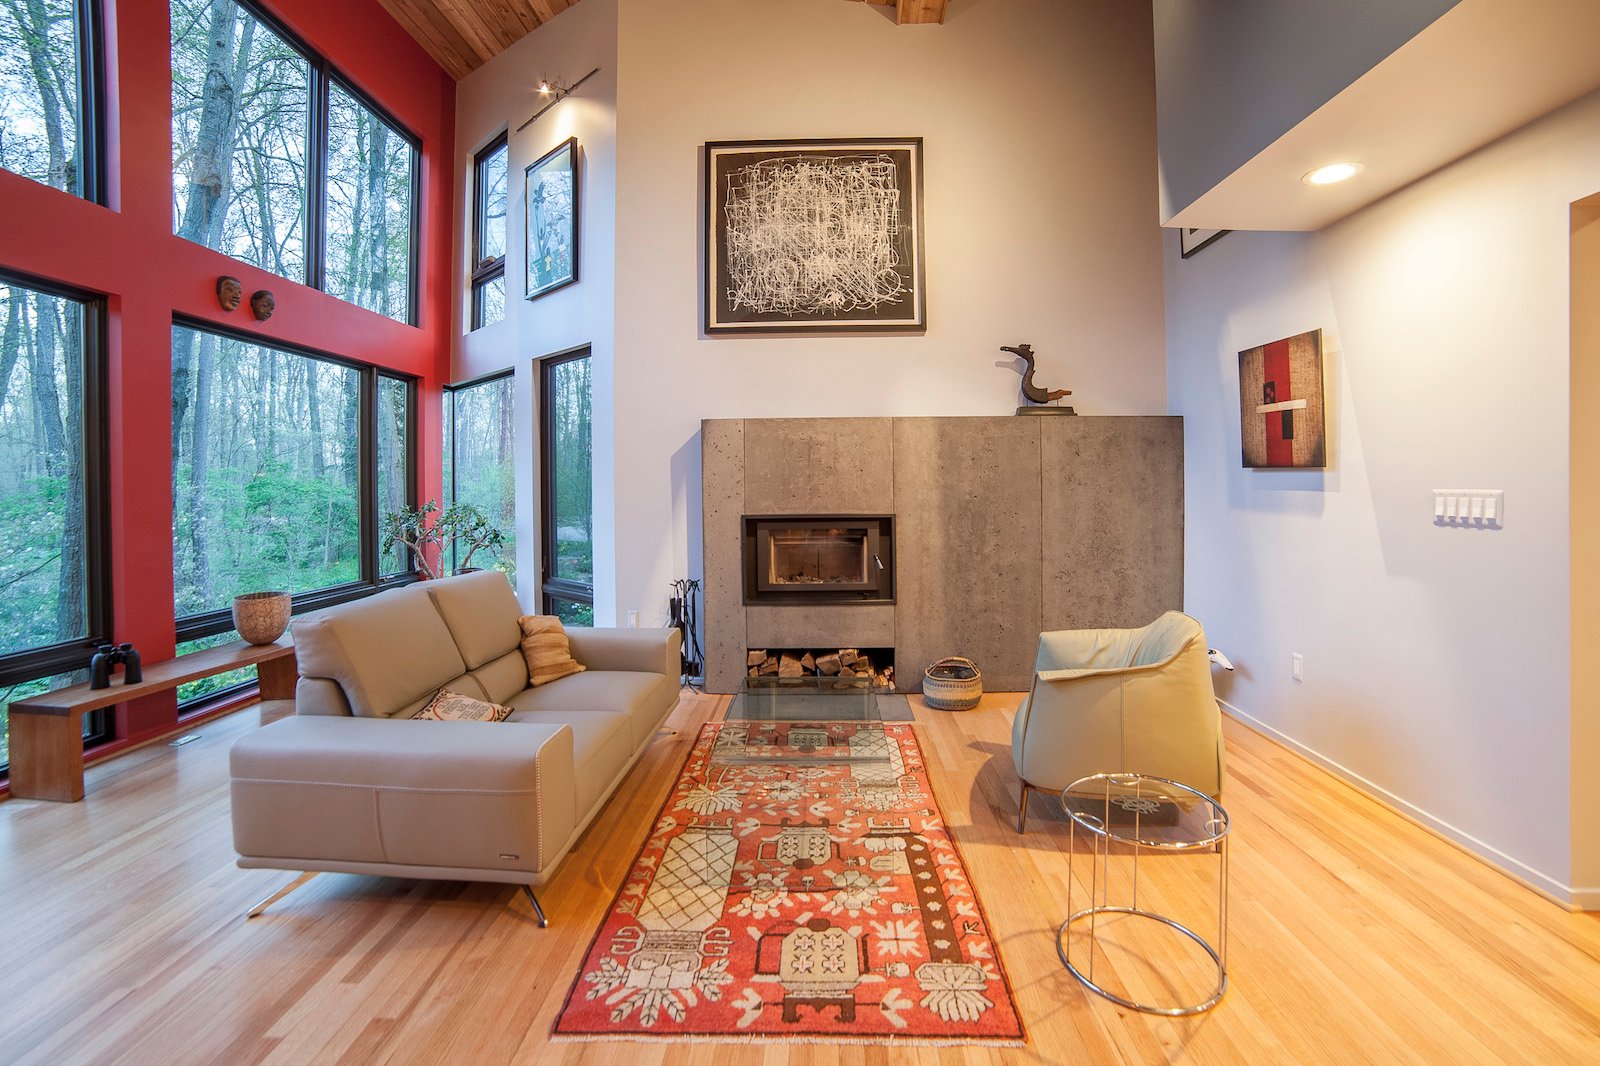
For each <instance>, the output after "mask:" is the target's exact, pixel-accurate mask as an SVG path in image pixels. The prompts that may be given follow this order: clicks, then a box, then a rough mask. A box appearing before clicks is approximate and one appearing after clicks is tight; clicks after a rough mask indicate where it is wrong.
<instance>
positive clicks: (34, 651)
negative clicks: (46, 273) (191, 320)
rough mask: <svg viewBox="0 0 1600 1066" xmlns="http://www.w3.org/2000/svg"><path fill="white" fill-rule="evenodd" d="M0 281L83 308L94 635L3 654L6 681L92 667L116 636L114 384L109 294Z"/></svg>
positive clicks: (16, 279) (5, 277)
mask: <svg viewBox="0 0 1600 1066" xmlns="http://www.w3.org/2000/svg"><path fill="white" fill-rule="evenodd" d="M0 284H6V285H16V286H21V287H23V288H28V289H34V290H36V291H38V292H43V293H46V294H48V295H50V296H55V297H59V298H61V299H66V300H72V301H74V302H76V303H79V304H81V305H82V306H83V349H84V350H83V467H84V469H83V486H84V500H83V526H84V529H83V556H84V564H85V569H86V571H87V573H86V574H85V577H86V579H87V583H88V587H87V588H86V589H85V615H86V616H87V617H86V623H87V624H86V627H85V628H87V629H88V631H89V632H88V634H87V635H86V636H84V637H83V638H81V639H77V640H67V641H61V642H59V643H56V644H50V645H45V646H44V647H39V648H29V649H27V650H25V651H19V652H12V653H11V654H9V655H0V685H13V684H19V683H22V682H26V681H37V680H39V679H40V678H42V677H51V676H53V675H55V674H63V673H68V672H70V671H73V670H86V669H88V667H89V660H90V659H91V658H92V657H93V656H94V652H95V649H96V648H97V647H98V646H99V645H101V644H105V643H107V642H109V641H110V640H111V633H112V623H113V615H112V609H111V608H112V603H111V558H110V548H111V525H110V514H111V484H110V479H109V478H108V477H107V471H108V470H109V469H110V467H109V463H110V451H109V446H110V444H109V435H108V434H107V432H106V428H107V414H108V408H107V402H106V400H107V396H108V392H107V389H108V387H109V377H108V375H109V368H108V367H109V360H108V359H107V358H106V353H107V351H108V348H107V345H108V342H109V333H108V329H107V314H106V298H105V296H104V295H103V294H100V293H95V292H90V291H89V290H86V289H80V288H77V287H76V286H72V285H63V284H61V283H60V282H56V281H49V280H47V279H45V278H39V277H34V276H32V275H30V274H25V273H22V272H20V271H15V270H9V269H0Z"/></svg>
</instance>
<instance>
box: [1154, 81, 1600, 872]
mask: <svg viewBox="0 0 1600 1066" xmlns="http://www.w3.org/2000/svg"><path fill="white" fill-rule="evenodd" d="M1597 189H1600V96H1590V97H1587V98H1585V99H1583V100H1581V101H1579V102H1577V103H1575V104H1573V105H1571V106H1569V107H1567V108H1565V109H1563V110H1561V111H1559V112H1556V113H1555V114H1554V115H1552V116H1550V117H1547V118H1546V119H1543V120H1541V121H1539V122H1537V123H1535V124H1533V125H1532V126H1530V127H1528V128H1526V129H1524V130H1521V131H1519V132H1517V133H1515V134H1512V135H1511V136H1509V137H1507V138H1505V139H1504V140H1502V141H1500V142H1498V143H1496V144H1494V145H1491V146H1489V147H1488V148H1485V149H1483V150H1482V151H1479V152H1477V153H1475V154H1473V155H1471V156H1469V157H1467V158H1466V159H1464V160H1462V161H1460V162H1458V163H1456V164H1454V165H1452V166H1450V167H1448V168H1446V169H1444V170H1442V171H1440V172H1438V173H1436V174H1435V175H1433V176H1431V177H1429V178H1427V179H1426V180H1424V181H1421V182H1418V183H1417V184H1415V185H1413V186H1411V187H1409V188H1407V189H1405V190H1402V191H1401V192H1399V193H1396V194H1395V195H1393V196H1391V197H1389V198H1388V199H1386V200H1383V201H1380V202H1379V203H1377V204H1375V205H1374V206H1372V207H1370V208H1367V209H1366V210H1364V211H1362V212H1360V213H1358V214H1356V215H1353V216H1351V217H1350V218H1348V219H1346V220H1345V221H1344V222H1341V223H1340V224H1338V225H1337V226H1334V227H1331V228H1330V229H1328V230H1326V231H1324V232H1323V233H1321V234H1318V235H1301V234H1276V235H1274V234H1255V233H1234V234H1231V235H1229V236H1227V237H1224V238H1223V239H1222V240H1220V241H1218V242H1217V243H1216V244H1214V245H1212V246H1211V248H1209V249H1207V250H1206V251H1205V252H1203V253H1201V254H1200V255H1198V256H1196V257H1195V258H1193V259H1190V260H1187V261H1182V262H1180V261H1179V260H1177V259H1176V257H1175V256H1169V257H1168V259H1167V261H1166V262H1167V268H1166V269H1167V284H1166V302H1167V337H1168V383H1169V389H1170V404H1171V410H1172V412H1173V413H1175V414H1181V415H1183V416H1184V418H1185V429H1186V438H1185V439H1186V445H1187V486H1186V505H1187V515H1186V517H1187V540H1186V548H1187V587H1186V601H1187V604H1188V609H1189V610H1190V612H1191V613H1193V614H1195V615H1196V616H1198V617H1199V618H1200V619H1201V620H1202V621H1203V622H1204V623H1205V624H1206V627H1207V632H1208V634H1209V636H1210V638H1211V641H1212V643H1213V644H1215V645H1216V646H1218V647H1220V648H1222V649H1224V650H1225V651H1227V652H1228V653H1229V654H1230V655H1231V656H1232V657H1233V659H1234V661H1235V662H1236V663H1237V664H1238V666H1239V671H1238V674H1237V675H1236V676H1235V677H1234V678H1233V679H1232V680H1231V683H1229V684H1226V685H1225V687H1223V688H1222V689H1221V694H1222V695H1223V696H1224V698H1225V699H1226V700H1227V701H1228V702H1229V703H1230V704H1231V705H1232V706H1233V707H1234V708H1235V709H1236V711H1237V713H1239V714H1241V715H1243V716H1245V717H1248V718H1251V719H1254V720H1255V721H1257V722H1259V723H1260V724H1261V725H1263V726H1265V727H1266V728H1267V729H1269V730H1270V731H1274V732H1277V733H1279V734H1280V735H1282V736H1283V737H1284V738H1286V739H1287V740H1289V741H1290V742H1291V743H1292V744H1294V745H1297V746H1300V747H1302V748H1303V749H1305V750H1307V751H1309V752H1310V753H1312V754H1313V755H1314V756H1316V757H1319V758H1321V759H1323V760H1326V761H1328V762H1330V763H1332V764H1336V765H1337V766H1339V767H1342V768H1343V769H1344V771H1345V772H1347V773H1349V774H1351V775H1354V776H1356V777H1358V778H1360V779H1362V780H1363V781H1364V782H1365V783H1366V785H1367V787H1370V788H1373V789H1376V790H1378V791H1379V792H1382V793H1387V794H1388V795H1389V796H1390V798H1391V799H1392V801H1393V802H1395V803H1397V804H1398V805H1400V806H1402V807H1405V808H1408V809H1410V810H1411V811H1412V813H1414V814H1416V815H1417V816H1418V817H1420V818H1422V819H1423V820H1425V821H1427V822H1429V823H1431V824H1433V825H1434V826H1435V827H1437V828H1439V829H1440V830H1442V831H1444V832H1446V833H1448V834H1450V835H1452V836H1454V837H1456V838H1457V839H1458V840H1460V841H1462V842H1463V843H1465V844H1467V846H1469V847H1471V848H1473V849H1474V850H1477V851H1479V852H1480V853H1481V854H1484V855H1485V856H1487V857H1489V858H1490V859H1491V860H1492V861H1495V862H1497V863H1498V864H1500V865H1501V866H1503V867H1504V868H1506V869H1508V870H1510V871H1511V872H1513V873H1514V874H1516V875H1517V876H1520V877H1522V878H1524V879H1526V880H1527V881H1529V882H1530V883H1532V884H1534V885H1536V886H1538V887H1539V888H1541V889H1543V890H1545V891H1547V892H1550V893H1552V894H1554V895H1556V896H1558V897H1562V898H1570V896H1571V892H1570V885H1571V882H1570V880H1569V878H1570V875H1571V861H1570V860H1571V847H1570V843H1571V842H1570V839H1569V820H1568V795H1569V765H1568V744H1569V707H1568V683H1569V679H1568V662H1569V651H1568V644H1567V633H1568V628H1567V627H1568V612H1567V604H1568V569H1569V565H1568V545H1569V532H1568V524H1567V523H1568V502H1567V499H1568V498H1567V478H1568V469H1569V465H1568V410H1567V397H1568V302H1567V301H1568V269H1569V263H1568V229H1569V217H1568V216H1569V204H1570V203H1571V202H1572V201H1575V200H1577V199H1580V198H1582V197H1584V196H1586V195H1588V194H1591V193H1594V192H1595V191H1596V190H1597ZM1317 327H1321V328H1322V329H1324V330H1325V331H1326V334H1325V340H1326V347H1327V356H1326V367H1325V376H1326V381H1327V395H1328V415H1329V428H1330V434H1331V439H1330V458H1329V468H1328V469H1327V471H1326V472H1320V473H1314V472H1282V471H1249V470H1244V469H1241V468H1240V460H1239V396H1238V360H1237V353H1238V352H1239V351H1240V350H1242V349H1245V348H1249V347H1251V346H1253V345H1256V344H1260V343H1262V342H1264V341H1269V340H1273V339H1276V338H1279V337H1284V336H1288V335H1291V334H1294V333H1298V332H1300V331H1302V330H1306V329H1313V328H1317ZM1435 487H1451V488H1457V487H1459V488H1500V489H1504V490H1505V493H1506V522H1505V528H1504V529H1503V530H1502V531H1499V532H1473V531H1466V530H1456V529H1448V528H1441V527H1436V526H1434V525H1433V523H1432V520H1431V513H1432V511H1431V506H1432V501H1431V491H1432V490H1433V489H1434V488H1435ZM1293 652H1299V653H1302V654H1303V655H1304V656H1305V659H1306V673H1305V682H1304V684H1303V685H1296V684H1294V683H1292V682H1291V681H1290V676H1289V660H1290V655H1291V653H1293ZM1354 844H1355V846H1358V847H1359V841H1357V842H1354Z"/></svg>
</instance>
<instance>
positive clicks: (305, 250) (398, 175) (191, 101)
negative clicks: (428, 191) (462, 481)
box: [0, 0, 418, 322]
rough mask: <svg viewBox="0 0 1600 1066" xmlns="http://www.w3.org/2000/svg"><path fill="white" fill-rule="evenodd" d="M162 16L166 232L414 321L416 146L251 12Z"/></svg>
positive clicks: (185, 8)
mask: <svg viewBox="0 0 1600 1066" xmlns="http://www.w3.org/2000/svg"><path fill="white" fill-rule="evenodd" d="M5 2H9V0H0V3H5ZM171 9H172V173H173V183H172V184H173V226H174V232H176V233H177V234H178V236H180V237H184V238H187V239H188V240H191V241H194V242H196V243H198V244H203V245H205V246H206V247H208V248H215V249H216V250H217V251H220V252H224V253H226V254H228V255H230V256H233V257H234V258H236V259H240V260H243V261H244V262H247V263H252V264H254V265H255V266H258V267H261V268H262V269H263V270H270V271H272V272H273V273H275V274H280V275H282V276H283V277H286V278H291V279H294V280H296V281H304V282H306V283H307V284H308V285H312V286H314V287H316V288H321V289H325V290H326V291H328V292H330V293H332V294H333V295H335V296H338V297H341V298H342V299H345V300H349V301H350V302H352V303H355V304H358V305H360V306H362V307H365V308H367V309H368V310H371V311H376V312H378V313H379V314H382V315H388V316H389V317H390V318H395V319H398V320H400V321H402V322H411V321H415V318H414V315H415V306H416V298H415V281H416V246H417V222H416V220H417V213H416V209H417V195H416V180H417V160H418V142H417V140H416V138H415V137H413V136H411V135H410V134H409V133H407V132H405V131H404V130H403V129H402V128H401V127H400V126H399V125H398V124H397V123H396V122H394V121H393V120H392V119H390V118H389V117H387V116H386V115H385V114H384V113H383V112H382V111H381V109H379V108H378V107H377V106H376V105H375V104H373V103H372V101H370V100H368V99H366V98H365V97H363V96H361V95H360V94H359V93H358V92H357V91H356V90H355V89H354V88H352V87H351V86H350V85H348V84H347V83H346V82H345V81H344V80H343V79H342V78H340V77H339V76H338V75H337V74H336V73H334V71H333V70H332V69H331V68H330V67H329V66H328V64H327V63H326V61H324V60H323V59H322V58H321V57H320V56H318V55H317V54H316V53H314V52H312V51H310V50H309V49H308V48H306V47H305V46H304V45H303V44H301V43H300V42H299V41H297V40H295V39H294V38H293V37H292V36H291V35H290V34H289V33H288V31H287V30H285V29H284V28H283V27H282V26H280V25H278V24H277V22H276V21H275V20H273V19H272V18H271V17H270V16H269V15H267V14H266V13H265V12H264V11H262V10H261V9H260V8H258V7H256V6H255V5H254V4H249V3H243V2H239V0H172V2H171Z"/></svg>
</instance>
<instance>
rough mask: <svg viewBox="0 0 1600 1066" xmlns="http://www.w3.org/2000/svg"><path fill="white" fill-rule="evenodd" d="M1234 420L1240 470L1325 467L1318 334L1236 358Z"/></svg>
mask: <svg viewBox="0 0 1600 1066" xmlns="http://www.w3.org/2000/svg"><path fill="white" fill-rule="evenodd" d="M1239 417H1240V433H1239V437H1240V449H1241V451H1242V452H1243V459H1244V465H1245V466H1247V467H1253V468H1258V469H1259V468H1284V467H1288V468H1294V467H1324V466H1327V465H1328V456H1327V428H1326V425H1325V423H1324V420H1323V411H1322V331H1321V330H1320V329H1314V330H1311V331H1310V332H1309V333H1301V334H1299V335H1297V336H1294V337H1288V338H1286V339H1284V340H1281V341H1273V342H1272V343H1271V344H1263V345H1260V346H1259V347H1256V348H1251V349H1250V350H1249V351H1244V352H1240V353H1239Z"/></svg>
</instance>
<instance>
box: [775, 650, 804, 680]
mask: <svg viewBox="0 0 1600 1066" xmlns="http://www.w3.org/2000/svg"><path fill="white" fill-rule="evenodd" d="M804 675H805V671H804V670H802V669H801V668H800V657H799V656H798V655H790V654H789V653H788V652H784V653H783V655H782V656H780V657H779V659H778V676H779V677H803V676H804Z"/></svg>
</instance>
